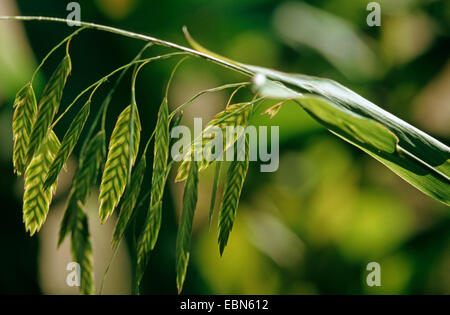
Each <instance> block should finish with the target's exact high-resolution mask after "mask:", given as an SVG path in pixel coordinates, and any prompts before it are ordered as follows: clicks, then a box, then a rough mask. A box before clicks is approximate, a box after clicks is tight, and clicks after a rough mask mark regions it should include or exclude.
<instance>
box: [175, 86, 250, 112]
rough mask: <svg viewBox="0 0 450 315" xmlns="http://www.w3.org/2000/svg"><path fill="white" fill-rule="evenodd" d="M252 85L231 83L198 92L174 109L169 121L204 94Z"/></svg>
mask: <svg viewBox="0 0 450 315" xmlns="http://www.w3.org/2000/svg"><path fill="white" fill-rule="evenodd" d="M250 84H251V83H250V82H239V83H230V84H225V85H221V86H218V87H215V88H211V89H207V90H203V91H201V92H198V93H197V94H195V95H194V96H192V97H191V98H190V99H189V100H188V101H187V102H186V103H184V104H181V105H180V106H178V107H177V108H176V109H174V110H173V111H172V112H171V113H170V115H169V119H172V118H173V116H175V115H176V114H177V113H178V112H179V111H181V110H182V109H183V108H184V107H186V106H187V105H189V104H191V103H192V102H193V101H195V100H196V99H197V98H198V97H200V96H202V95H203V94H206V93H211V92H218V91H222V90H226V89H231V88H235V87H240V86H247V85H250Z"/></svg>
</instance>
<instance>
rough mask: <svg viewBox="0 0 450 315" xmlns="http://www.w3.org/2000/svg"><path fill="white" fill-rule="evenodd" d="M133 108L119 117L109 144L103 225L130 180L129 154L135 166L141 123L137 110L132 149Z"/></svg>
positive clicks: (102, 190) (103, 187) (103, 188)
mask: <svg viewBox="0 0 450 315" xmlns="http://www.w3.org/2000/svg"><path fill="white" fill-rule="evenodd" d="M131 106H132V105H129V106H128V107H127V108H125V109H124V110H123V111H122V113H121V114H120V115H119V118H118V119H117V122H116V126H115V128H114V130H113V133H112V136H111V140H110V142H109V151H108V157H107V159H106V165H105V170H104V172H103V176H102V182H101V185H100V197H99V201H100V211H99V216H100V222H101V223H102V224H103V223H105V222H106V220H107V219H108V218H109V216H110V215H111V214H112V212H113V211H114V209H115V207H116V206H117V204H118V203H119V201H120V198H121V196H122V194H123V192H124V190H125V186H126V183H127V178H128V163H129V154H131V159H132V163H133V164H134V162H135V160H136V155H137V152H138V148H139V140H140V131H141V123H140V120H139V113H138V111H137V108H136V109H135V110H134V124H133V128H134V132H133V145H132V147H131V148H130V143H129V135H130V124H129V120H130V119H131Z"/></svg>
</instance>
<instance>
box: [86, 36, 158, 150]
mask: <svg viewBox="0 0 450 315" xmlns="http://www.w3.org/2000/svg"><path fill="white" fill-rule="evenodd" d="M152 45H153V43H148V44H147V45H145V46H144V47H143V48H142V49H141V51H140V52H139V53H138V54H137V55H136V57H134V59H133V61H137V60H139V59H140V58H141V56H142V54H143V53H144V51H145V50H147V49H148V48H149V47H151V46H152ZM127 71H128V68H126V69H123V70H122V72H121V73H120V75H119V77H118V78H117V80H116V81H115V82H114V85H113V87H112V88H111V90H110V91H109V92H108V95H107V96H106V97H105V99H104V101H103V103H102V105H101V106H100V109H99V110H98V112H97V115H96V116H95V118H94V121H93V122H92V125H91V127H90V128H89V131H88V134H87V135H86V138H85V139H84V142H83V145H82V146H81V151H80V152H81V156H82V155H83V154H84V151H85V149H86V146H87V144H88V142H89V139H90V138H91V137H92V135H93V134H94V131H95V128H96V127H97V124H98V121H99V120H100V117H101V116H105V115H106V111H107V109H108V106H109V104H110V103H111V99H112V96H113V95H114V93H115V91H116V89H117V87H118V86H119V84H120V82H121V81H122V79H123V77H124V76H125V74H126V73H127ZM102 130H105V125H104V121H102Z"/></svg>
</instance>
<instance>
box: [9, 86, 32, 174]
mask: <svg viewBox="0 0 450 315" xmlns="http://www.w3.org/2000/svg"><path fill="white" fill-rule="evenodd" d="M14 108H15V111H14V116H13V139H14V149H13V163H14V171H15V172H16V173H17V174H18V175H21V174H22V173H23V172H24V171H25V167H26V165H27V162H28V159H27V151H28V144H29V142H30V135H31V130H32V128H33V123H34V119H35V118H36V112H37V104H36V96H35V95H34V90H33V87H32V86H31V83H28V84H27V85H25V86H24V87H23V88H22V89H21V90H20V91H19V92H18V93H17V96H16V99H15V101H14Z"/></svg>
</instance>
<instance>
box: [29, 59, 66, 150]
mask: <svg viewBox="0 0 450 315" xmlns="http://www.w3.org/2000/svg"><path fill="white" fill-rule="evenodd" d="M71 70H72V62H71V60H70V56H69V55H67V56H65V57H64V59H63V60H62V61H61V63H60V64H59V66H58V68H57V69H56V70H55V72H54V73H53V75H52V76H51V78H50V80H49V81H48V83H47V85H46V86H45V88H44V91H43V92H42V95H41V98H40V100H39V107H38V113H37V118H36V121H35V123H34V125H33V129H32V131H31V136H30V143H29V147H28V154H27V155H28V158H32V156H33V154H34V152H35V151H36V150H37V149H38V148H39V145H40V144H41V143H42V141H43V140H44V139H45V137H46V135H47V133H48V131H49V127H50V124H51V123H52V121H53V118H54V117H55V114H56V113H57V112H58V109H59V104H60V103H61V98H62V94H63V90H64V86H65V85H66V82H67V78H68V76H69V74H70V72H71Z"/></svg>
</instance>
